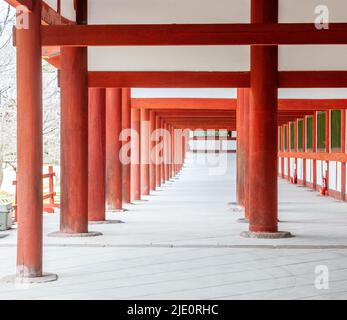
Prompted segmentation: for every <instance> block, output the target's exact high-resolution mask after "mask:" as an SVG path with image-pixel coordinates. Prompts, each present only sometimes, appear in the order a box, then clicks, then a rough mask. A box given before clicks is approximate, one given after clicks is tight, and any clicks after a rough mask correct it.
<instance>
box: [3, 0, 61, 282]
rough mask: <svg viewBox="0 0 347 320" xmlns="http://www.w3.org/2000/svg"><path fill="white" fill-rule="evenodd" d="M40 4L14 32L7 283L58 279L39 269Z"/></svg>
mask: <svg viewBox="0 0 347 320" xmlns="http://www.w3.org/2000/svg"><path fill="white" fill-rule="evenodd" d="M41 4H42V3H41V1H36V2H35V3H33V8H32V11H31V13H29V14H28V19H29V20H28V22H29V28H28V29H20V30H17V32H16V42H17V101H18V110H17V111H18V116H17V121H18V135H17V142H18V144H17V163H18V170H17V205H18V242H17V272H16V276H14V277H8V278H7V280H8V281H9V282H10V281H11V282H12V281H22V282H35V281H37V280H38V279H40V281H41V282H44V281H54V280H56V279H57V277H56V276H55V275H51V276H50V277H48V276H44V274H43V272H42V124H41V123H42V69H41V63H42V61H41V36H40V27H41ZM5 280H6V279H5Z"/></svg>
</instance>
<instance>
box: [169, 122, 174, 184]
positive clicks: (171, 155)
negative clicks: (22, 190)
mask: <svg viewBox="0 0 347 320" xmlns="http://www.w3.org/2000/svg"><path fill="white" fill-rule="evenodd" d="M170 137H171V139H170V179H171V178H173V176H174V159H175V137H174V128H173V126H172V125H170Z"/></svg>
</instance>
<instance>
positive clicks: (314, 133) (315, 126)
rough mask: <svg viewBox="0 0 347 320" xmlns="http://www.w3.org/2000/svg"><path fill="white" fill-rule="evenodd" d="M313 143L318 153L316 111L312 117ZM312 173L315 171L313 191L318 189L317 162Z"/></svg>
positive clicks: (314, 150)
mask: <svg viewBox="0 0 347 320" xmlns="http://www.w3.org/2000/svg"><path fill="white" fill-rule="evenodd" d="M312 131H313V133H312V140H313V141H312V142H313V148H312V149H313V150H312V151H313V152H317V112H316V111H315V112H314V113H313V116H312ZM312 171H313V175H312V177H313V180H312V181H313V189H314V190H316V189H317V160H313V166H312Z"/></svg>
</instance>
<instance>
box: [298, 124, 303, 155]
mask: <svg viewBox="0 0 347 320" xmlns="http://www.w3.org/2000/svg"><path fill="white" fill-rule="evenodd" d="M303 135H304V120H298V150H299V151H302V149H303V144H304V141H303Z"/></svg>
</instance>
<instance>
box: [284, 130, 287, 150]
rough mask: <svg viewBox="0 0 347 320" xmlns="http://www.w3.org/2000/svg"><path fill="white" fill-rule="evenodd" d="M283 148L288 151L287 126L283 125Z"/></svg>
mask: <svg viewBox="0 0 347 320" xmlns="http://www.w3.org/2000/svg"><path fill="white" fill-rule="evenodd" d="M284 150H285V151H288V126H287V125H285V126H284Z"/></svg>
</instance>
